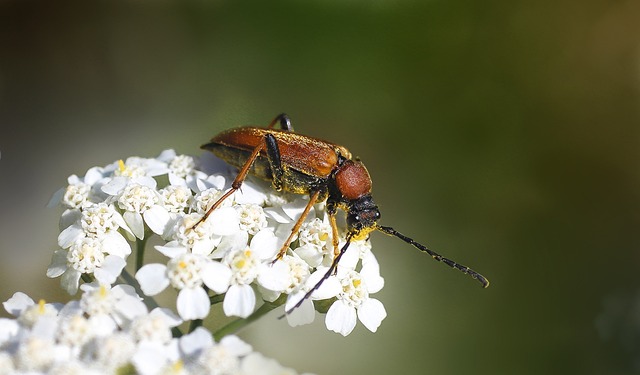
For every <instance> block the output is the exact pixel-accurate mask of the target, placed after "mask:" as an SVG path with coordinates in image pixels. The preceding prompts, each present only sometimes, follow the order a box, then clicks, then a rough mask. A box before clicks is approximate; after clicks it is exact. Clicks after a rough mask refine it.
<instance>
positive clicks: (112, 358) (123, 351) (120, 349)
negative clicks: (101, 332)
mask: <svg viewBox="0 0 640 375" xmlns="http://www.w3.org/2000/svg"><path fill="white" fill-rule="evenodd" d="M92 349H93V351H91V352H90V353H89V354H91V357H90V358H91V361H92V362H93V363H95V364H96V365H97V366H99V367H100V368H101V369H102V370H103V371H104V372H105V373H115V371H116V370H117V369H118V368H121V367H123V366H125V365H126V364H128V363H129V361H131V358H132V357H133V354H134V353H135V350H136V343H135V341H134V339H133V337H131V335H129V334H128V333H124V332H116V333H114V334H111V335H108V336H105V337H102V338H100V339H98V340H97V341H96V343H95V345H93V346H92Z"/></svg>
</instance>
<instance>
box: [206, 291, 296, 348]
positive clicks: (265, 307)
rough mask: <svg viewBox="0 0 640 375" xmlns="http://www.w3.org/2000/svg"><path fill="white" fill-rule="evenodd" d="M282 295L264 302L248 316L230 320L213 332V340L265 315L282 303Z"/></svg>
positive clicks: (219, 338) (283, 301)
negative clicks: (271, 300)
mask: <svg viewBox="0 0 640 375" xmlns="http://www.w3.org/2000/svg"><path fill="white" fill-rule="evenodd" d="M283 297H285V296H281V297H280V298H278V299H277V300H275V301H273V302H265V303H263V304H262V306H260V307H259V308H258V309H257V310H256V311H254V312H253V314H251V315H249V316H248V317H246V318H244V319H243V318H239V319H236V320H234V321H232V322H230V323H229V324H227V325H226V326H224V327H222V328H220V329H219V330H217V331H215V332H214V333H213V338H214V340H216V341H220V340H221V339H222V338H223V337H225V336H227V335H230V334H232V333H235V332H237V331H239V330H240V329H242V328H244V327H245V326H247V325H249V324H250V323H252V322H254V321H256V320H258V319H260V318H261V317H263V316H264V315H266V314H267V313H268V312H269V311H271V310H273V309H275V308H276V307H279V306H281V305H283V304H284V303H285V301H286V297H285V298H283Z"/></svg>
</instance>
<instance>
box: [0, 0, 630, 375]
mask: <svg viewBox="0 0 640 375" xmlns="http://www.w3.org/2000/svg"><path fill="white" fill-rule="evenodd" d="M639 88H640V3H639V2H637V1H631V0H626V1H624V0H623V1H600V0H586V1H535V2H533V1H532V2H527V1H506V0H505V1H489V2H479V1H468V0H447V1H445V0H431V1H424V2H420V1H410V0H406V1H402V0H401V1H382V0H381V1H365V0H361V1H336V0H334V1H305V2H302V1H277V2H260V1H237V2H230V1H229V2H227V1H212V2H205V1H183V2H170V1H159V2H145V1H126V2H119V1H113V2H112V1H100V2H84V1H77V2H69V1H57V2H52V1H4V2H2V3H0V129H1V132H0V152H1V153H2V156H1V159H0V209H1V211H0V212H1V215H0V251H1V254H0V257H1V258H0V259H1V261H0V283H1V288H0V300H3V301H4V300H6V299H7V298H9V297H10V296H11V295H12V294H13V293H14V292H16V291H24V292H26V293H28V294H29V295H30V296H32V297H33V298H36V299H38V298H47V299H49V300H54V301H65V300H67V299H68V298H69V296H65V295H64V294H63V292H62V291H60V290H59V287H58V285H59V280H57V279H56V280H49V279H47V278H46V277H45V276H44V272H45V270H46V267H47V265H48V263H49V260H50V255H51V253H52V252H53V250H54V249H55V248H56V237H57V235H58V229H57V220H58V217H59V215H60V213H61V210H60V209H46V208H45V205H46V204H47V202H48V200H49V198H50V196H51V194H52V193H53V192H54V191H56V190H57V189H58V188H59V187H62V186H63V185H65V183H66V177H67V176H68V175H70V174H74V173H75V174H80V175H82V174H84V172H85V171H86V170H87V169H88V168H89V167H91V166H95V165H105V164H108V163H110V162H112V161H114V160H117V159H119V158H125V157H127V156H131V155H139V156H145V157H152V156H155V155H157V154H158V153H159V152H160V151H161V150H163V149H165V148H174V149H176V150H177V151H178V152H180V153H191V154H199V152H200V151H199V149H198V146H199V145H200V144H202V143H203V142H205V141H206V140H208V139H209V138H210V137H211V136H212V135H214V134H216V133H217V132H218V131H220V130H222V129H226V128H229V127H233V126H238V125H245V124H257V125H263V124H266V123H268V121H269V120H271V119H272V118H273V117H274V116H275V115H276V114H278V113H280V112H286V113H288V114H289V115H290V116H291V118H292V121H293V124H294V126H295V128H296V130H297V131H298V132H301V133H304V134H308V135H313V136H318V137H322V138H325V139H328V140H331V141H334V142H337V143H340V144H343V145H345V146H347V147H349V148H350V149H351V151H352V152H353V153H354V154H355V155H358V156H360V157H361V158H362V160H363V161H364V162H365V163H366V165H367V167H368V169H369V171H370V173H371V175H372V177H373V181H374V196H375V198H376V201H377V203H378V204H379V205H380V207H381V210H382V214H383V220H382V223H384V224H387V225H391V226H394V227H396V228H397V229H398V230H400V231H402V232H404V233H406V234H407V235H410V236H412V237H415V238H416V239H417V240H419V241H421V242H424V243H426V244H428V245H429V246H430V247H432V248H433V249H436V250H437V251H439V252H441V253H443V254H444V255H446V256H449V257H451V258H453V259H455V260H457V261H460V262H461V263H463V264H466V265H469V266H471V267H473V268H475V269H476V270H478V271H480V272H482V273H483V274H484V275H486V276H487V277H488V278H489V279H490V280H491V287H490V288H489V289H487V290H482V289H481V288H480V287H478V285H477V283H476V282H475V281H473V280H471V279H470V278H468V277H467V276H464V275H461V274H459V273H457V272H454V271H451V270H449V269H448V268H447V267H445V266H443V265H442V264H437V263H436V262H434V261H432V260H431V259H429V257H428V256H425V255H424V254H422V253H420V252H418V251H416V250H415V249H413V248H412V247H410V246H408V245H406V244H404V243H402V242H401V241H399V240H395V239H393V238H388V237H386V236H384V235H381V234H374V235H373V244H374V251H375V252H376V255H377V256H378V259H379V261H380V263H381V271H382V274H383V276H385V279H386V287H385V289H383V291H382V292H380V293H379V294H378V295H377V297H378V298H379V299H380V300H382V301H383V303H384V304H385V306H386V309H387V312H388V317H387V319H386V320H385V321H384V322H383V324H382V326H381V327H380V329H379V331H378V332H377V333H376V334H372V333H370V332H368V331H367V330H366V329H365V328H364V327H363V326H361V325H359V326H358V327H357V328H356V330H355V331H354V333H352V334H351V335H350V336H349V337H347V338H343V337H341V336H339V335H337V334H334V333H330V332H328V331H326V329H325V328H324V323H323V319H322V318H323V317H320V316H319V317H318V319H317V320H316V322H315V323H314V324H313V325H311V326H305V327H299V328H290V327H288V326H287V324H286V323H284V322H282V321H279V320H277V319H276V316H277V314H275V313H272V314H271V315H268V316H267V317H265V318H263V319H262V320H261V321H259V322H258V323H256V324H254V325H252V326H251V327H250V328H249V329H246V330H245V331H243V332H242V333H241V336H242V337H243V338H245V339H246V340H248V341H249V342H250V343H251V344H252V345H254V347H255V348H256V349H257V350H260V351H262V352H263V353H264V354H265V355H267V356H271V357H274V358H277V359H278V360H279V361H280V362H281V363H283V364H285V365H287V366H291V367H294V368H296V369H297V370H298V371H301V372H302V371H309V372H315V373H318V374H337V373H341V374H365V373H366V374H389V373H405V374H462V373H471V372H473V373H474V374H632V373H638V372H640V298H639V297H638V296H640V277H639V276H640V273H639V272H638V269H640V268H639V266H640V236H639V231H638V227H639V224H640V216H639V208H640V205H639V198H640V193H639V189H638V187H639V186H640V163H639V160H640V159H639V156H640V155H639V154H640V147H639V146H640V121H639V120H640V111H639V108H640V107H639V99H640V92H639Z"/></svg>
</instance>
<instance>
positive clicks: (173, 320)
mask: <svg viewBox="0 0 640 375" xmlns="http://www.w3.org/2000/svg"><path fill="white" fill-rule="evenodd" d="M149 316H150V317H160V318H161V319H163V320H164V321H165V322H166V323H167V325H168V326H169V327H177V326H179V325H180V324H182V319H180V317H179V316H178V315H176V313H174V312H173V311H171V310H170V309H167V308H165V307H156V308H155V309H153V310H152V311H151V312H150V313H149Z"/></svg>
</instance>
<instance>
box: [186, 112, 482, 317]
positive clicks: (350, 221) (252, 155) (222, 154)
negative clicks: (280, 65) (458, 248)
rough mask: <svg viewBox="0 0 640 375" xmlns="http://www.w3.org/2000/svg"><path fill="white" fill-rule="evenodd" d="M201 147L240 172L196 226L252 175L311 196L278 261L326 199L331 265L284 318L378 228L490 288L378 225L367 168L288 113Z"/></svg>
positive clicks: (473, 273) (235, 130)
mask: <svg viewBox="0 0 640 375" xmlns="http://www.w3.org/2000/svg"><path fill="white" fill-rule="evenodd" d="M276 124H279V125H280V129H276V128H275V125H276ZM201 148H202V149H204V150H208V151H211V152H212V153H213V154H215V155H216V156H217V157H219V158H220V159H222V160H224V161H226V162H227V163H228V164H231V165H232V166H235V167H237V168H239V172H238V174H237V176H236V178H235V179H234V181H233V183H232V184H231V188H230V189H229V190H228V191H227V192H226V193H225V194H223V195H222V196H221V197H220V198H219V199H218V200H217V201H216V202H215V203H214V204H213V205H212V206H211V207H210V208H209V210H208V211H207V212H206V213H205V215H204V216H203V217H202V218H201V219H200V221H199V222H198V223H196V225H198V224H199V223H200V222H202V221H204V220H206V219H207V217H208V216H209V215H210V214H211V212H213V211H214V210H215V209H216V208H217V207H219V206H220V204H221V203H222V202H223V201H224V200H225V199H226V198H228V197H229V196H231V195H232V194H233V193H234V192H235V191H237V190H238V189H240V187H241V186H242V183H243V181H244V180H245V178H246V177H247V175H248V174H251V175H254V176H256V177H258V178H261V179H263V180H266V181H270V182H271V184H272V186H273V188H274V189H275V190H277V191H285V192H290V193H295V194H308V195H309V202H308V203H307V206H306V207H305V209H304V211H303V212H302V215H301V216H300V218H299V219H298V220H297V221H296V223H295V225H294V226H293V228H292V229H291V233H290V235H289V237H288V238H287V240H286V241H285V243H284V244H283V246H282V248H281V249H280V251H279V253H278V255H277V256H276V259H275V260H274V262H275V261H277V260H279V259H281V258H282V257H283V256H284V255H285V253H286V252H287V249H288V247H289V245H290V244H291V242H292V241H293V239H294V237H295V235H296V234H297V233H298V231H299V230H300V226H301V225H302V223H303V222H304V220H305V218H306V217H307V215H308V214H309V211H310V210H311V208H312V207H313V205H314V204H315V203H317V202H322V201H325V200H326V210H327V214H328V215H329V223H330V225H331V231H332V239H333V241H332V242H333V248H334V259H333V262H332V263H331V266H330V267H329V269H328V271H327V272H326V274H325V275H324V276H323V277H322V278H321V279H320V281H318V282H317V283H316V285H314V286H313V287H312V288H311V289H310V290H309V291H308V292H307V293H306V294H305V296H304V297H303V298H302V299H301V300H300V301H299V302H298V303H297V304H296V305H295V306H293V307H292V308H290V309H289V310H287V311H286V312H285V314H288V313H290V312H291V311H293V310H294V309H295V308H297V307H299V306H300V305H301V304H302V302H303V301H304V300H306V299H307V298H309V297H310V296H311V294H312V293H313V292H314V291H315V290H316V289H318V288H319V287H320V285H322V283H323V282H324V281H325V280H326V279H327V278H329V277H330V276H331V274H333V273H334V272H335V271H336V269H337V266H338V262H339V261H340V258H341V257H342V255H343V254H344V253H345V252H346V250H347V248H348V247H349V245H350V243H351V241H353V240H362V239H366V238H367V237H368V236H369V234H370V233H371V232H373V231H376V230H377V231H380V232H382V233H384V234H387V235H390V236H395V237H397V238H399V239H401V240H403V241H404V242H406V243H408V244H410V245H412V246H414V247H415V248H417V249H419V250H421V251H423V252H426V253H427V254H429V255H430V256H431V257H432V258H433V259H435V260H437V261H439V262H443V263H445V264H446V265H448V266H450V267H452V268H455V269H457V270H459V271H461V272H463V273H465V274H468V275H470V276H471V277H472V278H474V279H476V280H478V281H479V282H480V283H481V284H482V286H483V287H484V288H486V287H488V286H489V280H487V279H486V278H485V277H484V276H482V275H481V274H479V273H478V272H476V271H474V270H472V269H471V268H469V267H467V266H463V265H461V264H459V263H456V262H454V261H452V260H450V259H448V258H445V257H443V256H441V255H440V254H438V253H436V252H434V251H432V250H430V249H429V248H427V247H426V246H424V245H422V244H420V243H419V242H417V241H415V240H413V239H412V238H409V237H407V236H405V235H403V234H401V233H399V232H398V231H396V230H395V229H393V228H392V227H388V226H383V225H379V224H378V220H379V219H380V210H379V209H378V206H377V205H376V204H375V203H374V201H373V198H372V196H371V185H372V182H371V177H370V175H369V172H368V171H367V168H366V167H365V166H364V164H363V163H362V162H361V161H360V160H359V159H358V158H355V159H354V158H353V157H352V155H351V152H349V150H348V149H347V148H345V147H344V146H341V145H338V144H335V143H331V142H327V141H324V140H321V139H317V138H312V137H308V136H305V135H301V134H298V133H295V132H294V131H293V127H292V126H291V121H290V119H289V117H288V116H287V115H286V114H284V113H282V114H280V115H278V116H276V117H275V118H274V119H273V120H272V121H271V122H270V123H269V125H268V126H267V127H266V128H261V127H249V126H248V127H239V128H232V129H229V130H226V131H223V132H222V133H219V134H218V135H216V136H215V137H213V138H212V139H211V141H210V142H209V143H207V144H204V145H202V147H201ZM338 209H342V210H344V211H345V212H346V214H347V217H346V221H347V235H346V243H345V244H344V245H343V246H342V248H340V249H339V248H338V229H337V224H336V213H337V210H338Z"/></svg>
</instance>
